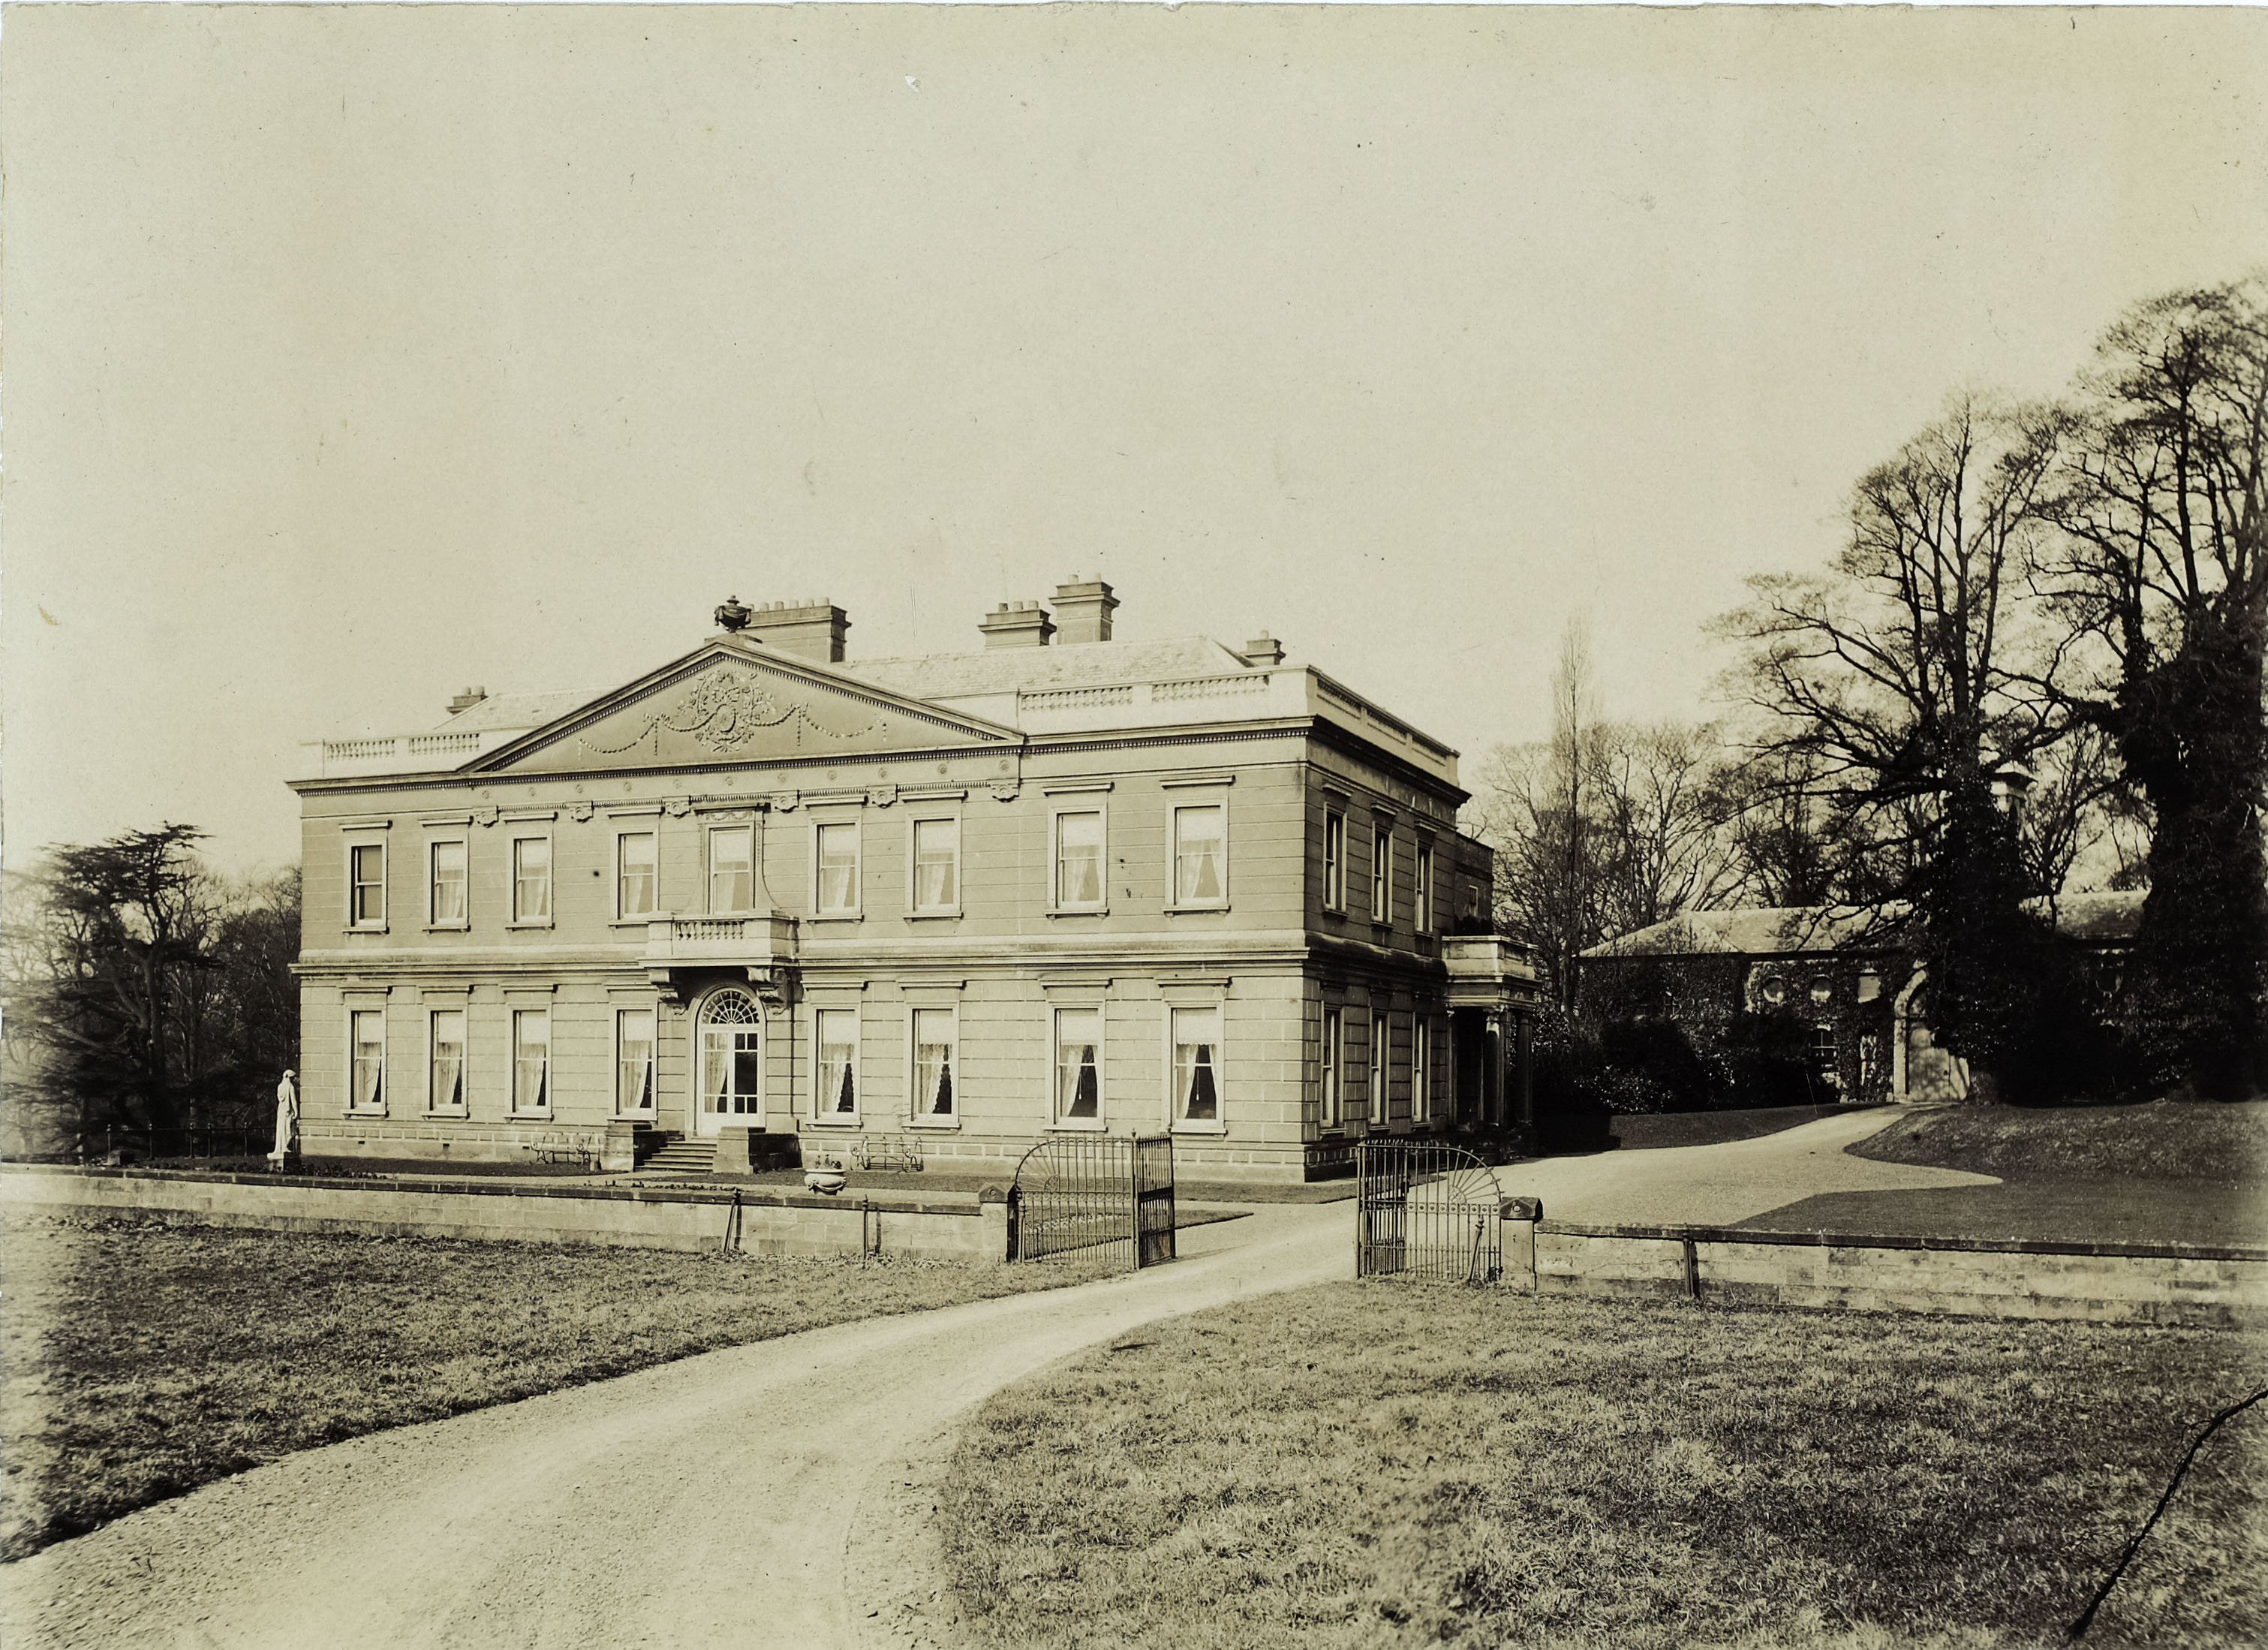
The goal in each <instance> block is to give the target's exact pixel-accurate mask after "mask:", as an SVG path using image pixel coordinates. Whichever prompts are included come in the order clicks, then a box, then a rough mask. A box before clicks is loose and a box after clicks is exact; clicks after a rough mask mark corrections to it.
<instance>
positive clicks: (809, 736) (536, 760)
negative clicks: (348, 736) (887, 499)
mask: <svg viewBox="0 0 2268 1650" xmlns="http://www.w3.org/2000/svg"><path fill="white" fill-rule="evenodd" d="M1018 737H1019V735H1018V734H1017V733H1015V732H1014V730H1013V729H1011V728H1005V727H1001V726H998V725H997V724H994V723H990V722H986V721H983V720H982V719H980V718H975V717H969V716H963V715H961V714H959V713H957V712H954V711H944V710H940V709H939V708H937V707H936V706H934V705H931V704H926V703H923V702H922V701H920V700H918V699H909V698H906V697H905V696H902V695H900V694H895V693H892V692H890V691H889V690H888V689H885V688H877V687H873V686H872V685H871V684H868V683H865V682H861V681H858V680H857V679H856V678H855V677H853V676H851V675H849V674H847V673H844V672H842V671H837V670H832V669H829V668H828V667H824V666H819V665H813V664H810V663H808V662H806V661H805V660H802V659H792V658H790V657H787V656H784V655H780V654H775V653H771V652H758V651H757V649H756V648H755V647H754V646H752V645H749V644H747V643H741V642H735V641H730V640H719V641H717V642H712V643H711V644H710V645H708V646H706V647H703V648H702V649H701V650H699V651H698V652H695V653H691V654H689V655H688V656H687V657H686V658H684V659H679V660H677V661H676V662H675V663H674V664H671V665H668V666H665V667H663V668H662V669H660V670H658V671H656V672H654V673H653V674H652V675H650V676H647V677H644V678H643V679H641V680H640V681H636V682H633V683H631V684H630V686H628V687H626V688H622V689H617V690H616V691H615V692H614V693H610V694H607V695H604V696H601V697H600V698H598V699H595V700H593V701H592V702H591V703H588V704H586V705H584V706H583V707H581V708H580V709H579V710H576V711H571V712H569V713H568V714H567V715H565V716H563V717H561V718H558V719H557V720H556V721H554V722H551V723H549V724H548V725H546V726H542V727H539V728H537V729H535V730H534V731H533V732H532V733H526V734H523V735H522V736H521V737H520V738H519V739H517V740H513V741H512V743H511V744H509V745H506V746H504V748H502V749H500V750H497V751H494V752H491V753H490V754H489V755H486V756H483V757H482V759H481V760H480V761H478V762H474V763H471V764H470V766H471V768H472V769H474V770H476V771H481V772H490V773H497V772H515V773H523V772H524V773H566V772H583V771H585V770H593V769H600V770H603V769H608V768H653V767H658V766H659V767H674V766H678V765H681V764H682V765H687V766H695V765H700V764H704V763H721V764H732V765H742V764H746V763H750V762H758V763H761V762H809V761H811V760H813V759H814V758H819V759H822V760H823V759H825V758H827V757H828V756H837V755H839V756H873V755H884V754H887V753H889V752H893V751H919V750H938V749H945V748H961V749H965V748H968V746H970V745H990V744H998V743H1000V742H1002V741H1005V740H1015V739H1017V738H1018Z"/></svg>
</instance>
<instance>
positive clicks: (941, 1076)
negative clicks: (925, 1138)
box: [914, 1008, 960, 1119]
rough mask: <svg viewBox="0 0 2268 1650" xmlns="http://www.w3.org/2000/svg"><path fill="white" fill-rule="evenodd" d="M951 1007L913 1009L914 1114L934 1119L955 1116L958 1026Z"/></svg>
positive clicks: (957, 1103)
mask: <svg viewBox="0 0 2268 1650" xmlns="http://www.w3.org/2000/svg"><path fill="white" fill-rule="evenodd" d="M955 1017H956V1011H954V1010H953V1009H950V1008H917V1009H916V1010H914V1115H915V1116H917V1117H926V1118H931V1119H936V1118H943V1117H952V1116H956V1115H957V1114H956V1112H955V1110H954V1108H955V1107H956V1106H957V1105H959V1103H960V1101H959V1099H958V1097H957V1095H956V1094H955V1093H954V1072H953V1067H954V1057H955V1054H956V1053H957V1047H956V1039H957V1036H958V1033H959V1028H958V1026H957V1025H956V1024H955Z"/></svg>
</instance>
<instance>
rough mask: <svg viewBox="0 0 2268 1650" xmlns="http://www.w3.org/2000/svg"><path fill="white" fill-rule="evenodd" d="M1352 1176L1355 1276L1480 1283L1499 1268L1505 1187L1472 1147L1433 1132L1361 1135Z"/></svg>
mask: <svg viewBox="0 0 2268 1650" xmlns="http://www.w3.org/2000/svg"><path fill="white" fill-rule="evenodd" d="M1354 1177H1355V1234H1354V1270H1355V1276H1356V1277H1358V1278H1384V1277H1388V1276H1391V1275H1393V1274H1395V1273H1408V1274H1410V1276H1413V1277H1418V1278H1432V1279H1433V1280H1435V1281H1437V1282H1441V1283H1453V1284H1481V1283H1490V1282H1492V1281H1494V1279H1495V1278H1496V1276H1497V1274H1498V1272H1499V1271H1501V1270H1502V1266H1503V1252H1502V1249H1501V1248H1500V1246H1499V1240H1498V1233H1497V1215H1498V1211H1499V1208H1500V1207H1501V1205H1502V1202H1503V1194H1502V1191H1501V1190H1499V1187H1498V1185H1497V1183H1496V1175H1495V1173H1494V1171H1492V1170H1491V1168H1489V1166H1488V1165H1487V1164H1485V1163H1484V1162H1482V1161H1481V1160H1480V1159H1478V1158H1477V1157H1475V1156H1474V1155H1473V1154H1472V1153H1470V1152H1468V1151H1466V1150H1465V1149H1464V1148H1463V1147H1462V1146H1454V1145H1440V1144H1438V1143H1436V1142H1434V1141H1432V1140H1365V1141H1363V1142H1362V1143H1361V1144H1360V1145H1358V1146H1356V1148H1355V1153H1354Z"/></svg>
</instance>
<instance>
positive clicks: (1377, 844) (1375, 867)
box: [1370, 819, 1394, 923]
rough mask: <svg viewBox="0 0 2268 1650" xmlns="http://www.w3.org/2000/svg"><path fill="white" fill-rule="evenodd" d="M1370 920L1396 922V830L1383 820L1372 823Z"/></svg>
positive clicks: (1374, 921)
mask: <svg viewBox="0 0 2268 1650" xmlns="http://www.w3.org/2000/svg"><path fill="white" fill-rule="evenodd" d="M1370 920H1371V921H1373V923H1390V922H1392V921H1393V920H1394V828H1393V827H1392V826H1390V825H1388V823H1387V822H1386V821H1384V820H1382V819H1381V820H1373V821H1371V822H1370Z"/></svg>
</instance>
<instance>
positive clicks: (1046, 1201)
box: [1008, 1134, 1174, 1270]
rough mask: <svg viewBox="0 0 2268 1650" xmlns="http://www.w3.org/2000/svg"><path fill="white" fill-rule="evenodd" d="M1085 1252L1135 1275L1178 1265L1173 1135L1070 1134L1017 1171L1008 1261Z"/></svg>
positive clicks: (1036, 1151)
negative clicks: (1175, 1261)
mask: <svg viewBox="0 0 2268 1650" xmlns="http://www.w3.org/2000/svg"><path fill="white" fill-rule="evenodd" d="M1074 1252H1079V1253H1086V1254H1089V1255H1092V1256H1094V1257H1095V1258H1096V1259H1100V1260H1111V1261H1116V1262H1117V1263H1119V1264H1121V1265H1123V1266H1125V1267H1127V1268H1129V1269H1130V1270H1131V1269H1133V1268H1137V1267H1142V1266H1154V1265H1156V1264H1157V1263H1159V1262H1160V1261H1169V1260H1171V1259H1173V1258H1174V1141H1173V1137H1172V1136H1170V1135H1163V1134H1160V1135H1144V1136H1139V1137H1135V1136H1127V1135H1118V1136H1115V1137H1114V1136H1110V1135H1064V1136H1062V1137H1059V1138H1056V1139H1052V1140H1042V1142H1040V1144H1039V1145H1035V1146H1034V1147H1033V1148H1032V1149H1031V1150H1030V1151H1028V1152H1027V1153H1024V1160H1023V1161H1022V1162H1020V1163H1019V1164H1018V1165H1017V1166H1016V1182H1015V1185H1014V1186H1013V1189H1012V1190H1010V1191H1009V1194H1008V1258H1009V1259H1010V1260H1023V1261H1029V1260H1042V1259H1044V1258H1046V1257H1047V1256H1050V1255H1067V1254H1071V1253H1074Z"/></svg>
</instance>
